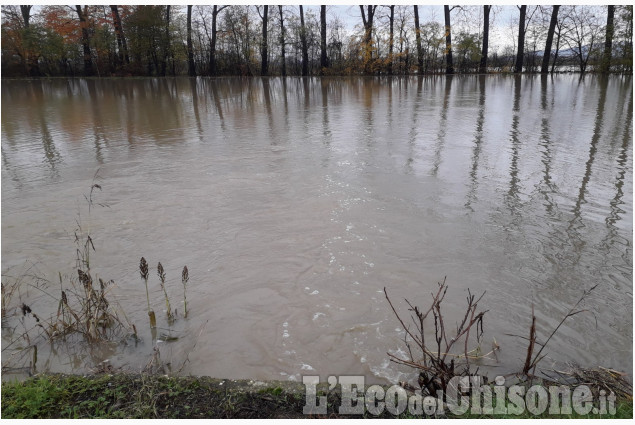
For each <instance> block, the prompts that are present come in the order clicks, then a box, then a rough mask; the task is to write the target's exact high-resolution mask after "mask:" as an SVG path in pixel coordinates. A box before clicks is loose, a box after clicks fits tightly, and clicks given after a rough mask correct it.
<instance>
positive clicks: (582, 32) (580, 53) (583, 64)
mask: <svg viewBox="0 0 635 425" xmlns="http://www.w3.org/2000/svg"><path fill="white" fill-rule="evenodd" d="M566 18H567V19H566V25H567V26H568V27H569V28H568V31H567V33H566V34H565V41H566V42H567V44H568V46H569V48H570V49H571V50H572V51H573V52H574V56H575V57H576V59H577V60H578V65H579V68H580V72H581V73H583V74H584V73H585V72H586V68H587V65H588V63H589V59H590V57H591V55H592V54H594V53H596V49H597V47H598V46H597V45H598V42H599V41H600V39H601V38H602V24H601V22H600V20H599V18H598V16H597V14H596V9H595V8H594V7H593V6H572V7H571V12H570V13H569V14H568V16H567V17H566Z"/></svg>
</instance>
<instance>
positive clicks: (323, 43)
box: [320, 6, 328, 75]
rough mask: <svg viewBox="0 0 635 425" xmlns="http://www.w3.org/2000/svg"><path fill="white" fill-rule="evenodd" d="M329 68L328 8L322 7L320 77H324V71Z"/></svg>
mask: <svg viewBox="0 0 635 425" xmlns="http://www.w3.org/2000/svg"><path fill="white" fill-rule="evenodd" d="M327 67H328V58H327V57H326V6H320V68H321V69H320V75H324V69H325V68H327Z"/></svg>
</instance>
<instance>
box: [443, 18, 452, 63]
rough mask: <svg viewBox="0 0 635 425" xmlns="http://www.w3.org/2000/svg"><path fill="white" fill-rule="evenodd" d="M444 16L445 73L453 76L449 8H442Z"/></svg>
mask: <svg viewBox="0 0 635 425" xmlns="http://www.w3.org/2000/svg"><path fill="white" fill-rule="evenodd" d="M443 14H444V15H445V73H446V74H454V65H453V64H452V26H451V25H450V6H443Z"/></svg>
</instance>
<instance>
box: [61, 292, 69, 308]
mask: <svg viewBox="0 0 635 425" xmlns="http://www.w3.org/2000/svg"><path fill="white" fill-rule="evenodd" d="M62 302H63V303H64V304H66V305H68V298H67V297H66V292H64V291H62Z"/></svg>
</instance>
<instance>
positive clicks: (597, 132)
mask: <svg viewBox="0 0 635 425" xmlns="http://www.w3.org/2000/svg"><path fill="white" fill-rule="evenodd" d="M599 83H600V96H599V98H598V107H597V111H596V113H595V124H594V126H593V136H591V146H590V148H589V159H587V162H586V164H585V167H584V176H583V177H582V184H581V185H580V191H579V192H578V199H577V201H576V203H575V207H574V208H573V219H572V220H571V222H570V223H569V229H571V227H572V226H573V223H574V222H575V221H576V220H580V218H581V215H582V214H581V210H582V204H584V203H585V199H584V196H585V195H586V187H587V185H588V184H589V181H590V180H591V171H592V167H593V161H594V160H595V153H596V151H597V144H598V142H599V141H600V139H601V137H602V125H603V124H604V107H605V104H606V89H607V86H608V79H607V78H601V79H600V80H599Z"/></svg>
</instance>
